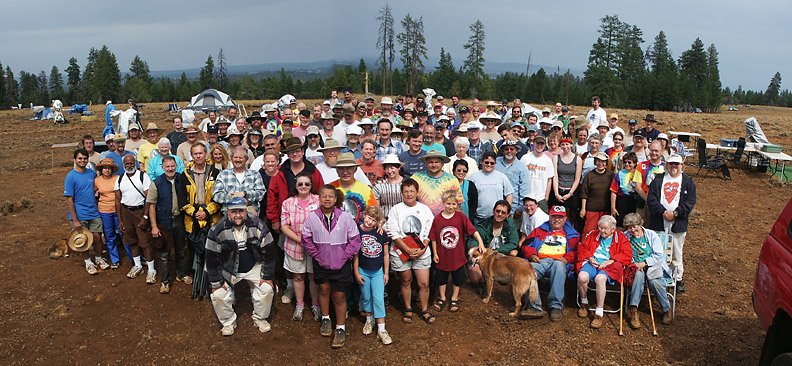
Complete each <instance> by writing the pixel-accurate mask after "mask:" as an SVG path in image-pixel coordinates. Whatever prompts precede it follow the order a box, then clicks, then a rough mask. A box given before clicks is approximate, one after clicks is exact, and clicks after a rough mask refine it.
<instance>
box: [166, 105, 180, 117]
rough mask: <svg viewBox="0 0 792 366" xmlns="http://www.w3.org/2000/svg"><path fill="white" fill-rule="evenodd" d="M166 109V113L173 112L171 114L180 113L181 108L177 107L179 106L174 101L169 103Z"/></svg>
mask: <svg viewBox="0 0 792 366" xmlns="http://www.w3.org/2000/svg"><path fill="white" fill-rule="evenodd" d="M167 111H168V114H173V115H180V114H181V108H179V106H178V105H177V104H176V103H169V104H168V109H167Z"/></svg>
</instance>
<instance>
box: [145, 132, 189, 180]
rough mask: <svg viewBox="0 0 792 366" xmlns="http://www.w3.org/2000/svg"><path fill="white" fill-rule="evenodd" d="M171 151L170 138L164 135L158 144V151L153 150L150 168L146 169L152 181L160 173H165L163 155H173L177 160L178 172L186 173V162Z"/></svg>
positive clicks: (149, 163)
mask: <svg viewBox="0 0 792 366" xmlns="http://www.w3.org/2000/svg"><path fill="white" fill-rule="evenodd" d="M170 151H171V145H170V140H168V139H167V138H164V137H163V138H161V139H160V140H159V143H158V144H157V151H156V152H154V151H152V152H151V159H149V162H148V169H146V172H147V173H148V176H149V179H151V181H152V182H153V181H154V179H157V177H159V176H160V175H163V174H165V170H163V169H162V157H163V156H168V155H170V156H172V157H173V158H174V159H175V160H176V173H184V162H183V161H182V159H181V158H180V157H178V156H176V155H173V154H171V153H170Z"/></svg>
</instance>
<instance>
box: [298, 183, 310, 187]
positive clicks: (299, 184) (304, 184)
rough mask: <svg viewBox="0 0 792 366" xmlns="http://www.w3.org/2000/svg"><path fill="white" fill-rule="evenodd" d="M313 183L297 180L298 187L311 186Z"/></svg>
mask: <svg viewBox="0 0 792 366" xmlns="http://www.w3.org/2000/svg"><path fill="white" fill-rule="evenodd" d="M310 186H311V183H309V182H297V187H310Z"/></svg>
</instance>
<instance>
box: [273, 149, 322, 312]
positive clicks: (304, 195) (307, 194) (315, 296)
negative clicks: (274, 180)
mask: <svg viewBox="0 0 792 366" xmlns="http://www.w3.org/2000/svg"><path fill="white" fill-rule="evenodd" d="M267 157H268V158H272V156H271V155H268V156H267ZM275 170H276V171H277V165H276V169H275ZM295 182H296V183H295V189H294V190H292V191H291V192H289V198H287V199H286V200H285V201H283V205H282V206H281V215H280V220H281V231H282V232H283V235H285V236H286V241H285V242H284V244H283V250H284V252H285V253H286V254H285V257H284V259H283V268H284V269H285V270H287V271H289V272H291V273H292V274H293V275H294V277H293V280H294V296H295V301H296V303H297V306H296V307H295V308H294V314H293V315H292V319H294V320H296V321H302V319H303V309H304V308H305V300H304V299H305V274H306V273H308V280H309V281H310V282H308V284H309V289H310V291H311V312H312V313H313V316H314V319H316V318H319V317H320V315H321V314H320V313H321V310H320V308H319V287H317V286H316V282H314V269H313V258H311V256H310V255H308V254H307V253H305V250H303V247H302V245H300V241H301V240H302V239H301V237H300V234H298V233H302V229H303V223H304V222H305V218H306V217H308V214H309V213H311V212H313V211H316V210H317V209H318V208H319V196H318V195H316V194H315V193H314V192H312V191H313V189H312V188H311V186H312V185H313V177H312V174H311V173H310V172H306V171H303V172H300V174H297V176H296V177H295Z"/></svg>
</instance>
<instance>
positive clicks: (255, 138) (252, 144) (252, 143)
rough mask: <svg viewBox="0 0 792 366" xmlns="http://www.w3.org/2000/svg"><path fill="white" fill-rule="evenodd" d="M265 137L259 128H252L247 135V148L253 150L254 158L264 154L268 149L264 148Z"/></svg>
mask: <svg viewBox="0 0 792 366" xmlns="http://www.w3.org/2000/svg"><path fill="white" fill-rule="evenodd" d="M263 138H264V135H263V134H262V133H261V131H259V130H252V131H250V132H249V133H248V135H247V139H246V144H247V148H248V149H250V151H251V152H253V158H254V159H255V158H257V157H259V156H261V155H262V154H264V151H266V149H265V148H264V144H263V143H262V141H261V140H262V139H263Z"/></svg>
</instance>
